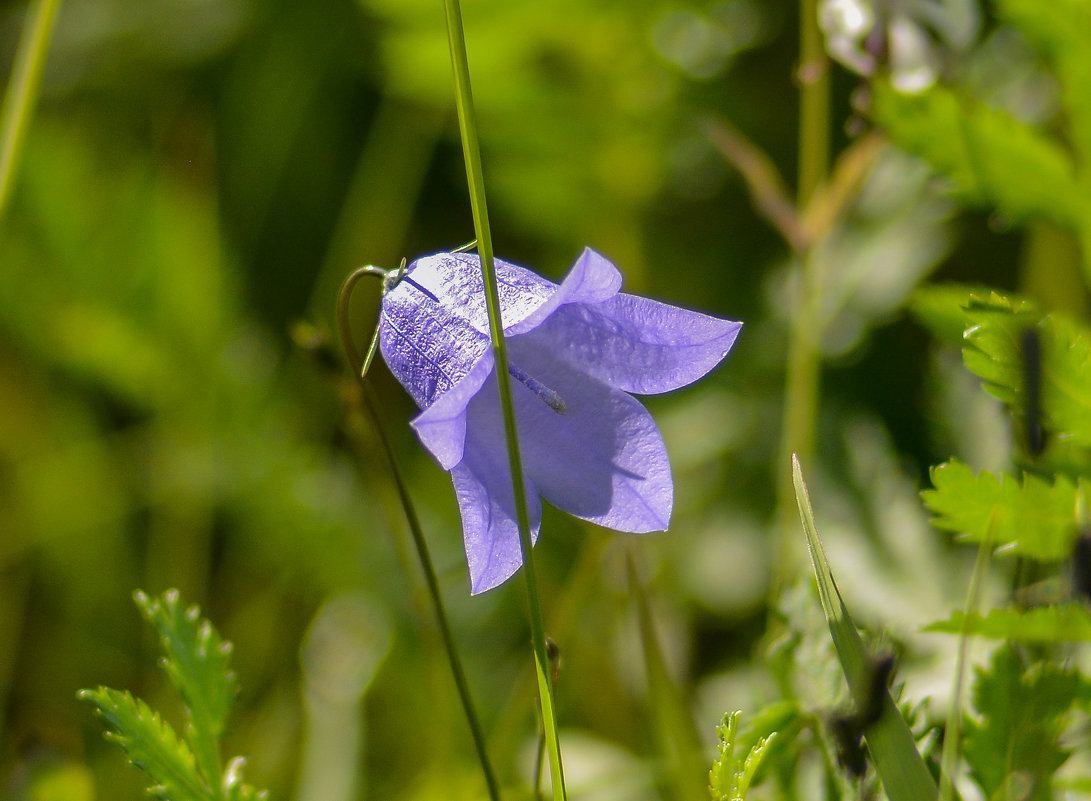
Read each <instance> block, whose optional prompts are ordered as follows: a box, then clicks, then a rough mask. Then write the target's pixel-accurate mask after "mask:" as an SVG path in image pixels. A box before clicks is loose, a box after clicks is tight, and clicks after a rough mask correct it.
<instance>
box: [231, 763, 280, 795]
mask: <svg viewBox="0 0 1091 801" xmlns="http://www.w3.org/2000/svg"><path fill="white" fill-rule="evenodd" d="M245 765H246V760H245V759H243V758H242V757H235V758H234V759H232V760H231V761H230V762H229V763H228V765H227V767H226V768H225V769H224V777H223V790H224V799H225V801H263V799H265V798H266V797H267V796H268V795H269V794H268V793H267V792H266V791H265V790H261V791H258V790H256V789H254V787H253V786H251V785H249V784H247V783H246V782H244V781H243V780H242V769H243V767H245Z"/></svg>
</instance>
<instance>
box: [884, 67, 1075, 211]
mask: <svg viewBox="0 0 1091 801" xmlns="http://www.w3.org/2000/svg"><path fill="white" fill-rule="evenodd" d="M873 87H874V91H875V119H876V121H877V122H878V123H879V124H880V125H881V126H882V127H883V129H884V130H886V131H887V133H889V134H890V136H891V138H892V139H893V140H894V142H895V143H896V144H898V145H900V146H901V147H903V148H905V149H906V150H908V151H909V152H910V153H913V154H914V155H917V156H920V157H921V158H923V159H925V160H926V161H927V162H928V163H929V164H931V165H932V167H933V168H934V169H935V170H936V171H937V172H939V173H941V174H942V175H945V176H947V177H948V178H950V179H951V180H952V181H953V182H954V184H955V187H956V188H957V191H958V193H959V194H960V195H961V196H962V197H963V198H964V199H965V200H967V201H968V202H971V203H975V204H978V205H984V206H987V207H995V208H996V209H997V210H999V211H1000V212H1002V213H1004V214H1005V215H1008V216H1009V217H1011V218H1012V219H1016V220H1024V219H1028V218H1043V219H1048V220H1053V221H1054V222H1056V223H1058V224H1060V225H1063V226H1066V227H1068V228H1075V229H1077V230H1078V229H1080V228H1081V227H1082V226H1083V225H1084V224H1085V220H1086V219H1087V216H1088V213H1089V205H1091V204H1089V202H1088V199H1087V197H1086V195H1084V193H1083V192H1082V191H1081V189H1080V184H1079V182H1078V181H1077V180H1076V175H1075V168H1074V166H1073V164H1072V160H1071V158H1070V157H1069V155H1068V154H1067V153H1066V152H1065V151H1064V149H1063V148H1062V147H1061V146H1060V145H1059V144H1057V143H1056V142H1055V141H1053V140H1052V139H1050V138H1049V137H1047V136H1045V135H1044V134H1042V133H1040V132H1039V131H1037V130H1035V129H1034V128H1031V127H1030V126H1028V125H1026V124H1024V123H1021V122H1019V121H1018V120H1016V119H1015V118H1013V117H1011V116H1010V115H1008V114H1006V113H1004V112H1002V111H997V110H995V109H991V108H989V107H987V106H985V105H983V104H981V103H979V102H976V101H974V100H973V99H972V98H969V97H966V96H965V95H963V94H962V93H961V92H959V91H957V90H954V89H950V88H947V87H942V86H936V87H933V88H931V89H929V90H927V91H926V92H922V93H921V94H916V95H910V94H904V93H902V92H899V91H897V90H896V89H894V88H893V87H892V86H891V85H890V84H887V83H883V82H876V83H875V84H874V85H873Z"/></svg>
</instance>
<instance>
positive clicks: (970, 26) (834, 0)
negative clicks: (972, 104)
mask: <svg viewBox="0 0 1091 801" xmlns="http://www.w3.org/2000/svg"><path fill="white" fill-rule="evenodd" d="M977 22H978V15H977V7H976V5H975V2H974V0H822V2H821V3H820V5H819V10H818V23H819V26H820V27H821V28H822V31H823V33H824V34H825V36H826V48H827V50H828V51H829V54H830V56H832V57H833V58H834V59H835V60H837V61H839V62H840V63H841V64H843V65H845V66H846V67H848V68H849V69H850V70H852V71H853V72H855V73H858V74H860V75H867V76H870V75H874V74H875V72H876V70H877V69H878V68H879V66H881V65H884V66H886V67H887V68H888V69H889V71H890V77H891V81H892V82H893V84H894V86H895V87H896V88H897V89H900V90H901V91H903V92H922V91H924V90H925V89H927V88H928V87H929V86H931V85H932V84H933V83H935V81H936V78H937V77H938V74H939V61H940V59H939V48H938V44H937V40H939V41H942V42H943V43H944V44H946V45H947V46H950V47H953V48H956V49H957V48H960V47H963V46H965V45H966V44H968V43H969V42H970V41H971V40H972V39H973V37H974V34H975V32H976V30H977Z"/></svg>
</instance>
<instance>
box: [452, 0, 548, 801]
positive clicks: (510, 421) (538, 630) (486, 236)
mask: <svg viewBox="0 0 1091 801" xmlns="http://www.w3.org/2000/svg"><path fill="white" fill-rule="evenodd" d="M444 9H445V11H446V15H447V38H448V42H449V44H450V47H451V67H452V69H453V70H454V79H455V107H456V108H457V110H458V127H459V132H460V133H461V135H462V154H463V156H464V157H465V160H466V180H467V183H468V184H469V190H470V205H471V207H472V209H473V218H474V230H475V231H476V233H477V252H478V253H479V254H480V255H481V272H482V277H483V281H484V286H485V301H486V304H487V306H488V311H489V329H490V332H491V335H492V349H493V357H494V360H495V363H496V369H495V370H494V372H495V373H496V383H497V386H498V387H499V391H500V409H501V411H502V414H503V417H504V436H505V440H506V441H507V448H508V463H509V466H510V468H511V478H512V488H513V491H514V494H515V517H516V522H517V524H518V526H519V545H520V547H521V549H522V554H523V578H524V579H525V581H526V588H527V603H528V607H529V616H530V631H531V639H532V642H533V646H534V668H535V674H536V676H537V679H538V700H539V703H540V705H541V711H542V726H543V727H544V729H545V735H546V748H547V750H548V751H549V768H550V776H551V777H552V780H553V798H554V799H556V800H557V801H560V800H562V799H565V798H567V794H566V793H565V787H564V771H563V769H562V767H561V747H560V740H559V738H558V736H557V716H556V711H555V709H554V706H553V688H552V685H551V683H550V680H549V658H548V655H547V652H546V642H545V619H544V615H543V614H542V600H541V597H540V595H539V592H538V579H537V574H536V572H535V570H534V550H533V543H532V542H531V538H530V515H529V514H528V511H527V499H526V490H525V486H526V485H525V483H524V481H523V465H522V459H521V458H520V455H519V436H518V429H517V428H516V425H515V408H514V405H513V403H512V394H511V380H510V378H509V377H508V371H507V369H505V368H506V365H507V364H508V355H507V346H506V344H505V342H504V326H503V322H502V320H501V317H500V296H499V293H498V292H497V288H496V274H495V272H494V268H493V250H492V232H491V231H490V230H489V214H488V208H487V206H486V204H485V179H484V176H483V175H482V171H481V148H480V145H479V143H478V138H477V119H476V116H475V114H474V103H473V93H472V92H471V90H470V67H469V62H468V60H467V57H466V37H465V34H464V32H463V29H462V11H461V9H460V7H459V3H458V0H444Z"/></svg>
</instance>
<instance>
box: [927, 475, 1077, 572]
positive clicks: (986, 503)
mask: <svg viewBox="0 0 1091 801" xmlns="http://www.w3.org/2000/svg"><path fill="white" fill-rule="evenodd" d="M931 475H932V486H933V487H935V489H931V490H925V491H924V492H922V493H921V498H922V499H923V500H924V503H925V505H926V506H927V507H928V508H929V509H930V510H931V511H932V512H933V513H934V514H935V515H936V517H934V518H933V519H932V524H933V525H934V526H936V527H937V528H941V529H944V530H945V531H954V532H956V533H958V534H960V535H961V536H962V537H964V538H965V539H967V540H970V541H973V542H980V541H982V540H983V539H985V537H986V535H988V536H989V538H990V541H991V542H992V543H994V544H995V545H997V546H998V547H1000V548H1001V549H1002V550H1001V551H1000V552H1001V553H1004V554H1011V555H1019V556H1026V557H1029V558H1031V559H1036V560H1039V561H1044V562H1051V561H1052V562H1056V561H1060V560H1062V559H1067V558H1068V557H1069V556H1070V555H1071V554H1072V547H1073V545H1074V543H1075V541H1076V487H1075V486H1074V485H1073V484H1072V483H1071V482H1070V481H1068V479H1066V478H1063V477H1058V478H1057V479H1056V481H1054V482H1053V484H1050V483H1049V482H1047V481H1045V480H1044V479H1042V478H1039V477H1037V476H1034V475H1031V474H1029V473H1028V474H1026V475H1025V476H1024V477H1023V481H1022V483H1020V482H1019V481H1018V480H1017V479H1015V478H1013V477H1012V476H1010V475H1007V474H1004V475H1003V476H1001V478H1000V479H997V478H996V477H995V476H994V475H992V474H991V473H988V472H985V471H982V472H981V474H980V475H975V474H974V472H973V470H971V469H970V468H969V467H967V466H966V465H964V464H963V463H962V462H959V461H958V460H957V459H953V460H951V461H949V462H945V463H944V464H941V465H938V466H937V467H933V468H932V470H931Z"/></svg>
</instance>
